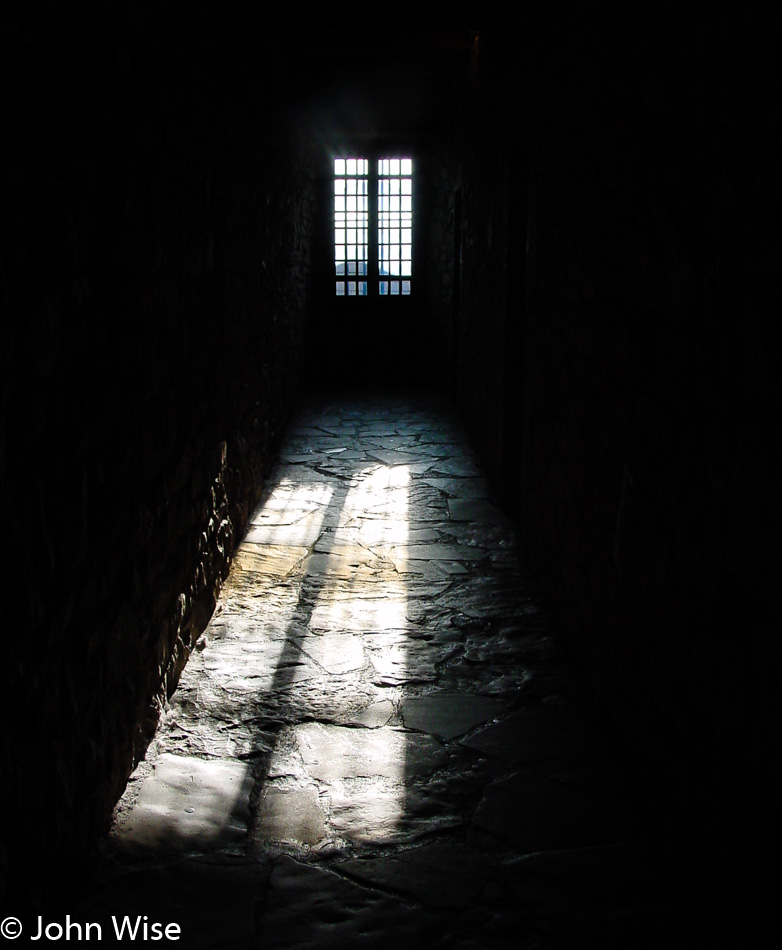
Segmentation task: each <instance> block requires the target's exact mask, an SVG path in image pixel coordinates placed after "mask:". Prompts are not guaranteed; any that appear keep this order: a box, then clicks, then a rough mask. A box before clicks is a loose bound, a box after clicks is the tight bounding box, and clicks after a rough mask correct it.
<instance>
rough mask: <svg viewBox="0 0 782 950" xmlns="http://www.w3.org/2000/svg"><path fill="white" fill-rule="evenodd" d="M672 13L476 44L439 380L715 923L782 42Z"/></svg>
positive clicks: (754, 799)
mask: <svg viewBox="0 0 782 950" xmlns="http://www.w3.org/2000/svg"><path fill="white" fill-rule="evenodd" d="M669 12H670V11H666V10H664V9H662V8H660V9H657V8H655V9H654V10H649V11H647V12H645V13H642V12H640V11H638V10H633V12H632V14H630V13H629V12H626V13H625V14H624V15H616V12H615V11H613V13H614V14H615V15H614V16H613V17H612V19H610V20H608V19H607V20H606V21H605V22H599V21H596V20H595V17H594V11H593V10H592V9H591V8H590V9H589V10H584V11H583V12H582V13H581V14H579V15H576V14H574V13H572V12H571V13H569V14H568V16H566V17H561V18H558V20H557V22H556V23H555V22H553V20H552V19H550V18H548V17H547V16H545V15H542V14H540V15H538V16H537V17H536V18H533V21H532V22H531V23H528V26H529V32H528V34H527V35H528V36H529V37H530V40H529V42H528V43H526V42H524V41H523V39H522V34H523V33H524V31H523V29H522V30H520V31H517V32H516V33H514V31H513V30H512V29H511V26H510V23H508V22H505V21H504V20H503V19H502V18H500V19H499V20H496V19H495V21H493V22H490V23H489V26H488V28H487V29H486V30H485V32H484V34H483V36H482V56H483V59H484V62H483V64H482V66H481V69H482V76H479V77H478V78H477V79H476V83H475V86H474V96H475V98H476V100H477V102H478V103H479V104H480V106H479V108H478V109H477V110H476V115H479V116H481V119H480V120H479V121H476V122H475V123H474V125H473V126H471V128H470V129H468V130H467V131H466V132H465V135H464V142H465V145H464V151H465V163H464V192H465V225H464V226H465V233H466V234H469V239H468V244H469V247H465V253H464V263H463V269H464V272H465V273H464V277H463V285H462V294H463V298H462V313H463V321H464V322H463V324H462V326H461V328H460V336H459V341H458V346H459V349H460V351H461V352H463V353H465V362H464V363H462V364H460V372H459V380H458V382H459V392H460V401H461V404H462V406H463V411H464V413H465V416H466V418H467V420H468V422H469V423H470V424H471V427H472V429H473V431H474V433H475V439H476V442H477V444H479V445H480V446H481V448H482V451H483V455H484V458H485V459H486V460H487V462H488V464H489V465H490V467H491V470H492V472H493V476H494V482H495V485H496V486H497V488H498V490H499V491H501V492H502V493H503V494H504V497H505V499H506V501H507V503H508V504H509V506H510V507H512V508H513V509H514V510H516V511H517V512H518V514H519V521H520V528H521V536H522V540H523V543H524V545H525V550H526V554H527V557H528V560H529V562H530V565H531V566H532V568H533V569H534V571H535V572H536V574H537V576H538V578H539V579H540V581H541V583H542V585H543V586H544V588H545V590H546V591H547V592H548V594H549V595H550V601H551V604H552V608H553V610H554V619H555V623H556V627H557V629H558V631H559V634H560V636H561V638H562V639H563V642H565V643H566V644H567V645H568V647H569V648H570V650H571V653H572V655H573V656H574V657H575V658H577V659H578V660H579V662H580V663H581V664H582V665H583V666H584V668H585V669H587V670H588V671H589V673H590V681H591V683H592V687H593V691H594V694H595V696H596V697H597V698H598V700H599V702H600V704H601V707H602V709H603V711H604V712H605V714H606V717H607V720H608V721H609V722H611V723H612V724H613V726H614V727H615V729H616V731H617V735H618V736H619V737H620V739H621V740H622V741H623V742H624V744H625V747H626V749H627V751H628V755H629V756H630V758H631V759H632V760H633V761H634V762H635V763H636V764H637V766H638V769H639V774H640V775H641V776H642V777H643V780H644V783H645V787H646V789H647V791H648V795H649V799H650V802H651V803H652V805H653V809H654V811H655V812H656V813H657V814H658V815H659V817H660V819H661V825H662V829H663V831H664V832H665V833H667V834H669V835H670V836H671V838H672V839H673V840H674V841H675V842H676V843H678V844H679V846H680V847H681V850H682V854H683V855H684V857H685V858H687V859H688V860H691V861H692V867H694V868H696V869H697V870H692V873H690V874H689V883H690V884H692V886H693V900H694V901H696V902H697V901H701V902H702V903H703V904H704V906H710V907H712V908H713V907H714V906H717V907H719V906H721V905H722V906H724V907H725V908H731V909H734V908H735V907H737V906H743V905H742V903H741V902H742V901H743V900H747V901H749V902H751V903H754V904H759V903H760V900H759V897H760V895H761V893H762V892H763V891H764V890H766V891H767V889H768V887H769V885H768V883H767V882H766V881H765V880H764V877H763V874H762V873H760V872H759V870H758V869H759V868H760V867H761V866H762V861H763V856H765V855H766V854H767V852H768V851H769V850H770V848H771V847H772V845H771V844H770V842H771V841H772V840H773V837H774V827H775V825H776V823H775V821H774V818H773V814H774V808H773V806H772V803H773V798H774V791H773V789H772V787H771V786H770V784H769V781H768V775H767V774H766V760H767V755H768V753H769V752H770V750H771V749H772V748H773V747H774V736H775V735H777V734H778V722H779V719H778V714H777V712H776V703H775V694H776V691H777V683H778V681H779V673H780V664H779V647H778V638H777V637H776V636H775V634H774V627H773V626H772V623H773V614H772V609H771V591H772V590H773V589H774V569H773V567H772V564H773V562H774V558H773V544H772V542H773V538H772V528H771V525H772V524H773V523H774V521H775V517H776V513H777V511H778V504H777V501H776V497H775V485H774V482H773V479H772V468H771V458H772V455H773V454H774V444H773V443H774V436H773V432H774V427H773V425H772V416H771V413H772V407H773V406H774V404H775V396H774V390H775V385H774V383H775V377H776V372H775V369H774V366H773V362H774V357H773V355H772V354H773V352H774V347H773V339H774V334H773V322H774V313H775V309H776V307H775V304H774V301H775V300H776V298H777V294H776V293H775V290H776V286H775V279H774V271H775V269H776V264H775V249H777V248H778V246H779V241H778V237H777V236H775V233H774V232H775V225H774V222H773V219H772V212H771V208H772V207H773V205H774V204H775V202H776V201H778V188H777V187H776V184H775V183H776V180H777V174H776V171H775V169H774V158H773V154H774V151H773V147H772V143H773V141H774V136H775V135H778V133H779V129H778V104H777V103H776V101H775V99H774V95H773V93H772V92H771V90H773V89H774V88H775V86H776V85H777V84H778V79H779V77H778V75H777V73H778V64H777V57H776V54H775V52H774V41H773V40H772V37H774V36H776V35H778V34H777V32H776V29H775V24H771V23H768V22H767V23H765V24H761V23H760V22H759V21H756V20H755V19H754V17H753V16H752V15H751V14H750V13H749V12H747V11H746V10H744V11H742V10H739V9H738V7H734V6H732V5H729V4H718V5H716V6H715V7H713V9H710V10H709V11H708V14H706V15H704V16H699V17H696V16H695V15H694V14H691V13H687V12H686V11H681V10H680V11H678V12H677V13H676V16H675V17H672V16H670V15H669ZM519 75H521V76H522V77H523V78H522V79H520V80H519V81H517V80H516V79H515V78H514V77H516V76H519ZM519 168H521V169H524V168H526V169H527V171H526V173H525V174H526V181H525V185H524V191H525V193H526V210H525V211H523V212H522V213H519V214H517V215H516V217H521V218H524V217H526V219H527V221H528V226H527V228H526V229H525V233H524V238H523V239H521V240H520V235H519V234H516V235H514V234H513V233H512V228H510V227H509V226H508V229H507V231H506V232H504V231H503V227H504V226H506V223H507V221H508V219H509V218H512V217H513V214H514V212H513V208H514V199H513V197H512V196H511V197H509V198H508V197H507V196H508V195H509V194H510V191H509V186H511V185H512V183H513V181H514V176H516V175H517V174H518V169H519ZM506 198H507V200H506ZM516 207H521V204H519V203H518V202H517V203H516ZM505 211H507V214H505V213H504V212H505ZM503 234H507V238H504V237H503ZM506 241H508V242H513V241H515V242H516V244H517V245H518V244H521V246H522V247H523V248H524V247H525V245H526V247H525V253H524V255H523V259H525V265H524V264H523V263H522V260H519V255H518V254H517V253H516V252H515V251H512V249H511V248H510V247H509V246H508V245H507V243H506ZM772 249H773V250H772ZM514 287H516V288H521V292H520V293H516V292H515V291H514ZM503 294H504V295H505V298H504V301H503ZM511 339H513V342H512V343H510V342H509V341H510V340H511ZM467 354H469V356H467ZM519 378H522V379H523V384H522V385H521V386H519V385H518V384H517V380H518V379H519ZM490 420H500V421H501V425H500V426H497V425H492V424H490ZM509 463H510V464H509ZM509 470H513V471H515V477H513V478H509V477H508V472H509ZM726 912H727V911H726ZM719 920H720V916H719V915H717V916H716V917H714V918H713V922H716V923H715V926H716V927H717V928H718V927H719Z"/></svg>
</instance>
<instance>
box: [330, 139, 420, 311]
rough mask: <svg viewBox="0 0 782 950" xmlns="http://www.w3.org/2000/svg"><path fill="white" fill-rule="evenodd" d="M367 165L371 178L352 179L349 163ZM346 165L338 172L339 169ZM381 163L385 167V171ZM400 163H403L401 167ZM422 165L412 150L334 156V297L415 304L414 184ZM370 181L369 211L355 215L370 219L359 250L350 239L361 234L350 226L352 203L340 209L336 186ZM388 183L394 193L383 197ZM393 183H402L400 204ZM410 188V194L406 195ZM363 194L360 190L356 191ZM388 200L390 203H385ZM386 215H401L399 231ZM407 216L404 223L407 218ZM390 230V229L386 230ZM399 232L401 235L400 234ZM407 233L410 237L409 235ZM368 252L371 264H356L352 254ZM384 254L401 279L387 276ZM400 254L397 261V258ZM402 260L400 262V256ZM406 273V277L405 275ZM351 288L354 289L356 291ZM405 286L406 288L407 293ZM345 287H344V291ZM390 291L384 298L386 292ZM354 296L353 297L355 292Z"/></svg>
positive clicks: (360, 151)
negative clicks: (340, 251) (340, 252)
mask: <svg viewBox="0 0 782 950" xmlns="http://www.w3.org/2000/svg"><path fill="white" fill-rule="evenodd" d="M356 161H358V162H365V163H366V174H365V175H363V174H361V173H360V172H354V173H350V172H348V169H349V168H350V164H349V163H350V162H356ZM340 162H342V163H345V164H344V165H343V166H341V167H340V169H339V170H338V163H340ZM381 163H386V164H385V165H381ZM396 163H399V164H398V165H396ZM417 164H418V160H417V158H416V156H415V154H414V153H413V150H412V149H408V148H383V149H368V148H357V149H353V150H349V149H342V150H340V151H339V153H335V154H333V155H332V156H331V242H330V243H331V254H332V259H333V262H334V263H333V270H332V282H333V283H332V287H333V288H334V290H333V296H334V297H336V298H338V299H339V298H342V297H356V298H363V299H367V298H373V299H375V298H385V297H389V298H392V299H396V300H399V299H402V300H410V299H411V298H412V297H413V296H414V291H413V283H414V278H415V277H416V270H417V268H416V266H415V240H416V239H415V236H414V234H415V232H416V231H417V227H416V220H415V219H416V212H415V195H416V185H415V179H416V175H417ZM351 179H352V180H355V181H359V180H365V181H366V190H365V195H366V211H365V212H364V211H363V209H360V208H357V209H356V211H355V213H356V214H358V213H365V214H366V228H365V229H364V228H361V230H365V231H366V234H365V235H363V237H364V238H365V240H362V242H361V243H360V244H359V243H358V241H355V240H354V243H352V244H351V243H349V242H348V241H347V240H346V239H347V238H348V237H354V235H350V234H349V232H351V231H352V232H357V231H358V230H359V228H358V227H356V228H349V227H348V224H349V223H352V222H350V221H349V220H348V217H347V216H348V214H351V213H354V212H351V211H348V204H349V202H348V201H347V200H345V201H344V202H343V203H342V205H341V208H342V210H338V208H340V204H339V203H338V201H337V199H338V197H339V196H340V195H339V192H338V189H337V186H336V184H335V183H336V182H338V181H340V180H344V181H345V182H349V181H350V180H351ZM383 181H388V182H389V187H388V191H387V192H386V194H381V193H380V192H381V182H383ZM394 181H398V182H399V183H400V184H399V190H398V198H399V201H398V202H395V201H394V200H393V199H395V198H396V197H397V194H392V192H393V191H394V187H393V184H391V183H392V182H394ZM407 183H409V194H408V192H407V188H408V184H407ZM357 190H358V186H357ZM349 192H350V187H349V185H347V184H346V186H345V190H344V195H345V198H346V199H347V198H348V197H349ZM386 198H388V199H389V200H387V201H386V200H384V199H386ZM407 198H409V202H406V201H405V199H407ZM406 203H407V204H409V207H407V208H405V204H406ZM383 204H386V205H388V207H386V208H382V209H381V205H383ZM395 204H397V205H398V207H396V208H394V205H395ZM343 212H344V214H345V218H344V219H342V220H341V221H340V220H338V214H341V213H343ZM381 215H383V216H385V215H398V216H399V217H398V218H397V224H398V227H397V228H393V229H392V228H391V227H390V224H391V223H392V220H391V219H390V218H388V219H381ZM403 216H404V217H403ZM340 223H342V224H343V228H339V227H338V224H340ZM384 224H386V225H387V226H386V227H385V228H383V227H382V225H384ZM403 224H407V227H406V228H405V227H402V225H403ZM340 231H342V232H343V233H342V234H341V235H340V237H341V240H340V241H339V242H338V241H337V235H338V234H339V232H340ZM384 231H385V232H387V236H388V238H389V240H387V241H381V236H382V232H384ZM395 232H396V233H395ZM405 232H408V233H407V235H405ZM394 236H396V241H392V240H390V239H391V237H394ZM338 247H342V248H343V249H344V256H343V257H342V258H341V259H340V258H339V257H338V255H337V248H338ZM352 247H355V248H359V247H361V248H366V254H367V258H366V261H365V262H364V261H363V260H361V259H360V258H359V257H358V256H355V257H353V258H351V257H350V256H349V255H350V248H352ZM382 248H385V249H387V250H388V255H389V256H388V257H387V258H385V260H387V261H388V262H389V269H390V270H393V269H397V270H398V271H399V273H398V274H394V273H387V274H383V273H381V271H382V270H383V266H382V264H383V258H382V257H381V255H382V254H383V250H382ZM395 252H396V255H395ZM397 255H398V256H397ZM353 260H355V261H356V266H355V268H354V271H355V273H350V269H351V268H350V265H351V263H352V261H353ZM396 261H398V262H399V263H398V265H397V266H396V268H395V267H394V264H395V262H396ZM364 263H365V264H366V269H365V273H363V274H362V273H360V270H361V265H362V264H364ZM340 264H342V266H343V272H342V273H339V268H340ZM404 271H407V273H404ZM361 278H364V280H363V283H364V284H365V286H366V292H365V293H362V292H361V289H360V288H361V284H362V280H361ZM392 282H393V283H395V284H396V292H395V293H394V292H392V289H393V283H392ZM351 283H352V284H353V285H354V287H353V288H351V286H350V285H351ZM405 284H406V287H405ZM340 285H342V286H341V287H340ZM384 285H385V292H383V290H384ZM351 290H352V291H353V292H351Z"/></svg>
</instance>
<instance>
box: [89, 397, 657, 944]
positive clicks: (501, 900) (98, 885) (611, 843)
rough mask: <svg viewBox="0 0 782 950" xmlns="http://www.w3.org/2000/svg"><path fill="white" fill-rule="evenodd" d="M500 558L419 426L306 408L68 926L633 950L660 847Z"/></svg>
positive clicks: (649, 918) (476, 503)
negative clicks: (85, 922) (116, 924)
mask: <svg viewBox="0 0 782 950" xmlns="http://www.w3.org/2000/svg"><path fill="white" fill-rule="evenodd" d="M515 545H516V542H515V537H514V531H513V529H512V527H511V525H510V524H509V522H508V521H507V520H506V518H505V517H504V516H503V514H502V513H501V512H500V511H499V510H498V509H497V508H496V507H495V506H494V505H493V504H492V503H491V500H490V497H489V492H488V489H487V485H486V482H485V480H484V478H483V476H482V474H481V471H480V468H479V466H478V465H477V463H476V461H475V460H474V458H473V456H472V455H471V453H470V451H469V450H468V448H467V446H466V444H465V442H464V441H463V439H462V436H461V433H460V431H459V430H458V429H457V428H454V427H453V426H452V425H451V424H450V423H449V422H448V421H447V419H445V418H444V417H442V416H440V415H437V414H433V413H430V412H429V411H428V410H427V409H425V408H422V407H420V406H417V405H413V404H408V403H403V402H392V403H383V404H381V403H377V404H372V403H365V404H351V405H340V404H335V405H331V406H327V407H325V408H321V409H319V410H318V411H311V412H305V413H303V414H302V415H301V417H300V418H299V420H298V421H297V424H296V425H295V426H294V427H293V428H292V429H291V431H290V432H289V436H288V439H287V442H286V445H285V447H284V450H283V452H282V455H281V458H280V461H279V464H278V467H277V469H276V472H275V473H274V476H273V478H272V479H271V481H270V483H269V486H268V490H267V492H266V495H265V497H264V499H263V501H262V503H261V504H260V505H259V506H258V508H257V509H256V511H255V512H254V514H253V516H252V519H251V524H250V526H249V529H248V532H247V535H246V537H245V539H244V541H243V543H242V544H241V546H240V548H239V549H238V551H237V554H236V558H235V562H234V565H233V568H232V571H231V574H230V577H229V579H228V582H227V583H226V585H225V588H224V590H223V593H222V596H221V598H220V600H219V603H218V606H217V609H216V611H215V614H214V616H213V618H212V621H211V623H210V624H209V627H208V629H207V630H206V633H205V634H204V636H203V637H202V638H201V640H200V641H199V643H198V645H197V648H196V650H195V651H194V652H193V655H192V656H191V658H190V661H189V663H188V666H187V667H186V669H185V672H184V674H183V677H182V679H181V682H180V686H179V688H178V690H177V692H176V694H175V695H174V696H173V697H172V700H171V702H170V705H169V707H168V708H167V709H166V710H165V712H164V715H163V717H162V721H161V724H160V727H159V730H158V733H157V736H156V738H155V740H154V741H153V743H152V745H151V746H150V749H149V752H148V755H147V758H146V761H145V762H144V763H142V765H141V767H140V768H139V769H138V771H137V773H136V774H135V775H134V777H133V779H132V780H131V782H130V784H129V787H128V789H127V792H126V794H125V796H124V798H123V800H122V801H121V802H120V804H119V806H118V808H117V813H116V817H115V822H114V828H113V831H112V835H111V839H110V842H109V847H108V848H107V855H106V860H105V862H104V865H103V866H102V869H101V874H100V876H99V879H98V880H97V881H96V882H95V886H94V889H93V891H92V892H91V893H90V895H89V896H88V898H87V900H86V902H85V907H84V911H83V912H84V914H85V915H86V916H87V917H88V919H89V914H92V919H97V918H96V916H95V915H96V914H99V913H100V914H104V915H108V914H111V913H116V914H122V915H124V914H146V915H147V916H148V917H149V918H150V920H161V921H164V922H169V921H176V922H177V923H179V924H180V925H181V927H182V939H181V940H180V941H179V942H178V945H179V946H187V947H203V948H207V947H209V948H221V950H225V948H228V947H231V948H233V947H237V948H238V947H257V948H270V950H271V948H290V950H293V948H321V947H329V948H331V947H333V948H340V950H346V948H347V950H350V948H352V947H364V946H366V947H370V946H371V947H373V948H377V947H400V946H404V942H405V941H413V942H417V943H420V942H421V940H425V941H426V943H427V944H428V945H430V946H432V947H444V948H451V947H454V948H468V947H475V948H493V947H506V946H508V947H511V946H512V947H516V946H521V947H529V948H546V947H559V946H574V947H591V946H600V947H607V946H614V945H617V946H627V947H630V946H641V945H643V943H642V938H643V936H644V935H645V934H647V933H648V932H649V929H650V927H651V926H652V924H653V923H654V921H655V919H656V918H657V917H658V916H659V911H660V907H659V903H658V901H659V895H658V894H657V893H656V891H655V885H654V878H655V873H656V872H655V870H654V869H655V867H656V862H657V856H656V855H654V852H653V849H652V848H651V845H650V844H649V843H648V840H647V839H648V832H647V830H646V827H645V825H644V822H643V820H642V818H641V816H640V814H639V813H638V811H637V810H636V809H635V808H634V807H633V804H632V802H633V797H632V795H631V794H630V790H629V788H628V787H627V783H626V781H625V780H624V778H623V771H622V769H621V768H620V767H619V765H618V764H617V761H616V759H615V757H614V756H613V755H612V754H611V751H610V748H609V747H608V746H607V745H606V744H605V743H604V742H603V741H601V739H600V737H599V735H597V734H596V733H595V732H594V731H593V730H592V729H591V728H590V725H589V722H588V718H587V717H586V715H585V712H584V710H583V709H582V705H581V703H580V702H579V700H578V690H577V684H576V682H575V680H574V678H573V675H572V674H571V673H570V672H568V670H567V667H566V666H565V665H564V664H563V663H562V661H561V658H560V657H559V654H558V651H557V649H556V648H555V646H554V644H553V642H552V641H551V639H550V638H549V636H548V635H547V632H546V625H545V618H544V617H543V616H542V614H541V612H540V611H539V609H538V607H537V605H536V604H535V602H534V600H533V599H532V598H531V597H530V595H529V593H528V586H527V585H526V584H525V581H524V578H523V577H522V575H521V571H520V568H519V565H518V561H517V555H516V546H515ZM104 942H105V940H104Z"/></svg>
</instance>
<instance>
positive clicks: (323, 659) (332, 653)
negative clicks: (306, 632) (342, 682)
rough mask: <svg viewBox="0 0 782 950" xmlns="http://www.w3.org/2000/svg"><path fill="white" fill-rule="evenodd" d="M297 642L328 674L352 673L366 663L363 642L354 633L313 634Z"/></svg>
mask: <svg viewBox="0 0 782 950" xmlns="http://www.w3.org/2000/svg"><path fill="white" fill-rule="evenodd" d="M296 642H297V643H298V645H299V648H300V649H301V650H303V651H304V653H306V654H307V656H309V657H311V658H312V659H313V660H314V661H315V662H316V663H317V664H318V666H322V667H323V669H324V670H326V672H327V673H334V674H335V675H338V674H340V673H350V672H352V671H354V670H360V669H361V668H362V667H363V666H364V663H365V662H366V661H365V658H364V648H363V645H362V644H363V641H362V639H361V637H357V636H356V635H355V634H352V633H331V634H329V633H322V634H312V635H310V636H308V637H304V638H302V639H300V640H297V641H296Z"/></svg>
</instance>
